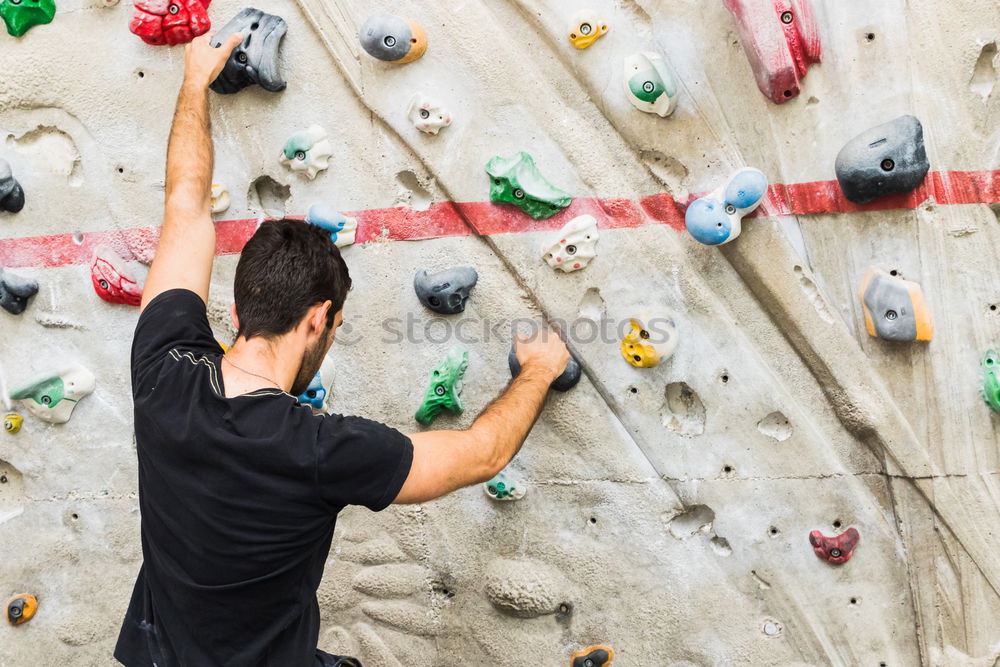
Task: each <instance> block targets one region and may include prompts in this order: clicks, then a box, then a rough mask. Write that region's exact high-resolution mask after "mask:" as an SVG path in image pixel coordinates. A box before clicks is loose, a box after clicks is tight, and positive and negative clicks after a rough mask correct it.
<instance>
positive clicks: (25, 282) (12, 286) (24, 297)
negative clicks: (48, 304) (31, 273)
mask: <svg viewBox="0 0 1000 667" xmlns="http://www.w3.org/2000/svg"><path fill="white" fill-rule="evenodd" d="M37 292H38V283H37V282H35V281H34V280H30V279H28V278H21V277H20V276H15V275H13V274H11V273H7V272H6V271H4V270H3V269H2V268H0V308H3V309H4V310H6V311H7V312H8V313H10V314H11V315H20V314H21V313H23V312H24V309H25V308H27V307H28V299H30V298H31V297H33V296H34V295H35V294H36V293H37Z"/></svg>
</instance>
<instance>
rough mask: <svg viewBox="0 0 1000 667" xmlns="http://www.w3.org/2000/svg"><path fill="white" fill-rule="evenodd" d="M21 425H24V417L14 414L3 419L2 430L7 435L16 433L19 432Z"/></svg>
mask: <svg viewBox="0 0 1000 667" xmlns="http://www.w3.org/2000/svg"><path fill="white" fill-rule="evenodd" d="M22 424H24V417H22V416H21V415H19V414H16V413H11V414H9V415H6V416H4V418H3V430H5V431H7V433H17V432H18V431H20V430H21V425H22Z"/></svg>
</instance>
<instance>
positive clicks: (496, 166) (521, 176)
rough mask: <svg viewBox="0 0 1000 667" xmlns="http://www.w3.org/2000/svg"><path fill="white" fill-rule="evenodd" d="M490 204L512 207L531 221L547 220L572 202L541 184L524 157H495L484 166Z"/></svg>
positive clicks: (528, 156) (531, 163)
mask: <svg viewBox="0 0 1000 667" xmlns="http://www.w3.org/2000/svg"><path fill="white" fill-rule="evenodd" d="M486 173H487V174H489V175H490V201H492V202H502V203H507V204H513V205H514V206H517V207H518V208H519V209H521V210H522V211H523V212H525V213H526V214H528V215H530V216H531V217H532V218H534V219H535V220H541V219H543V218H551V217H552V216H553V215H555V214H556V213H558V212H559V211H561V210H562V209H564V208H566V207H567V206H569V203H570V202H571V201H573V198H572V197H570V196H569V195H568V194H566V193H565V192H563V191H562V190H560V189H559V188H557V187H555V186H554V185H552V184H551V183H549V182H548V181H546V180H545V178H544V177H543V176H542V175H541V174H540V173H539V172H538V168H537V167H536V166H535V161H534V160H532V159H531V156H530V155H528V154H527V153H523V152H522V153H518V154H517V155H515V156H514V157H510V158H502V157H499V156H498V157H495V158H493V159H492V160H490V161H489V162H487V163H486Z"/></svg>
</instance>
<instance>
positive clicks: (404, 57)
mask: <svg viewBox="0 0 1000 667" xmlns="http://www.w3.org/2000/svg"><path fill="white" fill-rule="evenodd" d="M358 39H360V40H361V48H363V49H364V50H365V51H366V52H367V53H368V55H370V56H371V57H373V58H378V59H379V60H383V61H385V62H390V63H397V64H404V63H410V62H413V61H414V60H417V59H418V58H420V57H421V56H422V55H424V53H425V52H426V51H427V31H425V30H424V27H423V26H422V25H420V24H419V23H417V22H416V21H413V20H411V19H406V18H400V17H399V16H393V15H392V14H386V13H385V12H379V13H377V14H372V15H371V16H369V17H368V18H367V19H365V22H364V23H362V24H361V29H360V30H359V31H358Z"/></svg>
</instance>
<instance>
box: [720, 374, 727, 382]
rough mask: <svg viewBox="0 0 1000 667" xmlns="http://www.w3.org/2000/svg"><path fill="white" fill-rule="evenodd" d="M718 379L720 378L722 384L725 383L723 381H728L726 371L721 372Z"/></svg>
mask: <svg viewBox="0 0 1000 667" xmlns="http://www.w3.org/2000/svg"><path fill="white" fill-rule="evenodd" d="M719 379H720V380H722V384H725V383H727V382H729V374H728V373H723V374H722V377H720V378H719Z"/></svg>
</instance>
